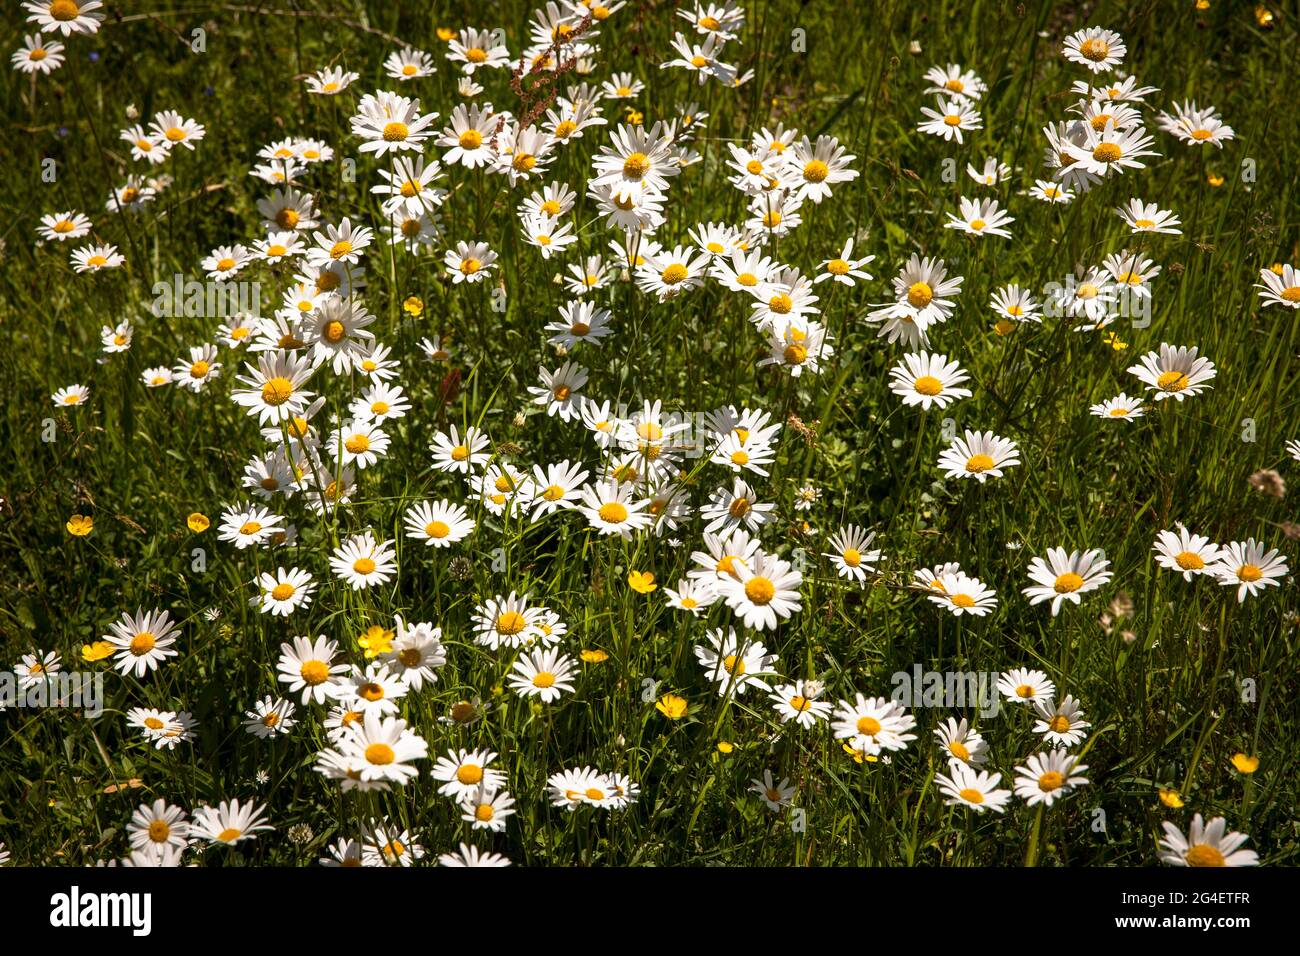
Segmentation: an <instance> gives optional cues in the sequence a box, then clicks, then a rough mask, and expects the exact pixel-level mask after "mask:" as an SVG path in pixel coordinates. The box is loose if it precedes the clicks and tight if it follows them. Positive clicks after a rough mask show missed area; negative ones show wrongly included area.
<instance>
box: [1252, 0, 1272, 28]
mask: <svg viewBox="0 0 1300 956" xmlns="http://www.w3.org/2000/svg"><path fill="white" fill-rule="evenodd" d="M1255 22H1256V23H1258V24H1259V25H1260V26H1261V27H1264V28H1265V29H1268V30H1271V29H1273V12H1272V11H1271V10H1269V8H1268V7H1266V6H1264V4H1262V3H1261V4H1260V5H1259V6H1257V7H1256V8H1255Z"/></svg>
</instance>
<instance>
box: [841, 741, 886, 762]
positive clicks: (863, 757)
mask: <svg viewBox="0 0 1300 956" xmlns="http://www.w3.org/2000/svg"><path fill="white" fill-rule="evenodd" d="M844 752H845V753H846V754H848V755H849V756H850V757H852V758H853V762H854V763H863V762H864V761H865V762H866V763H875V762H876V761H877V760H879V759H880V758H879V757H876V756H873V755H872V754H869V753H867V752H866V751H865V750H859V749H857V748H856V747H850V746H849V745H848V744H845V745H844Z"/></svg>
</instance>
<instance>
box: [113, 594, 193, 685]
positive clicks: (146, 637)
mask: <svg viewBox="0 0 1300 956" xmlns="http://www.w3.org/2000/svg"><path fill="white" fill-rule="evenodd" d="M108 631H109V632H108V633H107V634H105V635H104V637H103V640H106V641H108V642H109V643H110V644H112V645H113V647H114V648H115V650H116V659H115V661H114V664H113V667H114V668H115V669H116V670H119V671H121V672H122V674H123V675H126V674H133V675H134V676H136V677H143V676H144V675H145V674H147V673H148V672H149V671H151V670H155V669H156V668H157V667H158V665H159V664H161V663H162V662H163V661H165V660H166V659H167V658H169V657H175V656H176V655H177V653H178V652H177V651H176V649H175V648H174V647H172V645H173V644H175V643H176V639H177V637H179V636H180V628H179V627H177V626H176V624H175V623H174V622H173V621H172V619H171V614H170V613H169V612H167V611H148V612H146V611H143V610H141V609H138V608H137V609H136V612H135V614H129V613H123V614H122V616H121V617H120V618H118V619H117V620H116V621H114V622H113V623H112V624H110V625H109V627H108Z"/></svg>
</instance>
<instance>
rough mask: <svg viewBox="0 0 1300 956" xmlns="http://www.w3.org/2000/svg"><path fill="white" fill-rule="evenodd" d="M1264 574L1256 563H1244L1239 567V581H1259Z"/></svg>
mask: <svg viewBox="0 0 1300 956" xmlns="http://www.w3.org/2000/svg"><path fill="white" fill-rule="evenodd" d="M1263 576H1264V572H1263V571H1261V570H1260V569H1259V568H1258V567H1257V566H1256V565H1253V564H1243V565H1242V566H1241V567H1239V568H1238V569H1237V580H1238V581H1245V582H1247V583H1250V582H1252V581H1258V580H1259V579H1260V578H1262V577H1263Z"/></svg>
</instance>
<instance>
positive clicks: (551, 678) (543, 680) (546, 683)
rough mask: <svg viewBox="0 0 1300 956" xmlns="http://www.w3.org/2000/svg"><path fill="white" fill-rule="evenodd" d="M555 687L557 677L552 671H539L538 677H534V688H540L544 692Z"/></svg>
mask: <svg viewBox="0 0 1300 956" xmlns="http://www.w3.org/2000/svg"><path fill="white" fill-rule="evenodd" d="M554 685H555V675H554V674H552V673H551V672H550V671H538V673H537V675H536V676H535V677H533V686H534V687H540V688H541V689H542V690H545V689H546V688H548V687H553V686H554Z"/></svg>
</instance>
